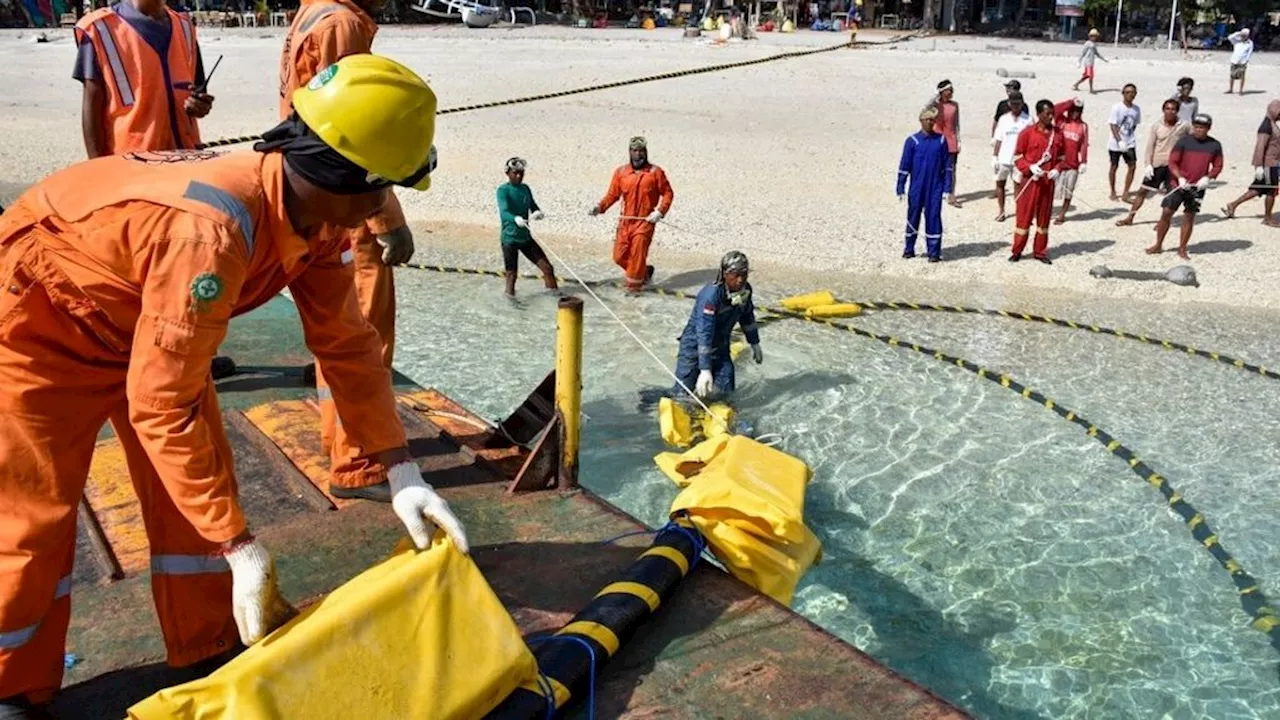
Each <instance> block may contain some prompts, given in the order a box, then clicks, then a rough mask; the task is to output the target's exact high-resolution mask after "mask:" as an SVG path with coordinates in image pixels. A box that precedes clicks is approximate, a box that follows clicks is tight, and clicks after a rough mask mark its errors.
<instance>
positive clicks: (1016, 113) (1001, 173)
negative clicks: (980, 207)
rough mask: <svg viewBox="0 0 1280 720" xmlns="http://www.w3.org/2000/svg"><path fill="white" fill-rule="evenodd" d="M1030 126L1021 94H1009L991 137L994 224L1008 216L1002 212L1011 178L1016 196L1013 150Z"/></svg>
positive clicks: (1019, 184) (1016, 183)
mask: <svg viewBox="0 0 1280 720" xmlns="http://www.w3.org/2000/svg"><path fill="white" fill-rule="evenodd" d="M1030 124H1031V116H1030V114H1028V113H1027V110H1026V104H1025V103H1024V102H1023V101H1022V93H1020V92H1014V93H1010V94H1009V111H1008V112H1006V113H1005V114H1004V117H1001V118H1000V121H999V122H997V123H996V130H995V132H994V133H993V134H992V135H991V145H992V150H991V170H992V171H993V172H994V173H995V180H996V206H997V207H998V208H999V212H998V213H997V214H996V222H1004V221H1005V220H1006V219H1008V217H1009V215H1008V213H1006V212H1005V211H1004V197H1005V190H1004V188H1005V183H1006V182H1008V180H1009V177H1010V176H1012V177H1013V194H1014V195H1015V196H1016V195H1017V194H1018V190H1019V189H1021V187H1022V183H1021V182H1020V180H1021V178H1020V177H1019V176H1018V173H1017V172H1016V171H1015V170H1014V169H1013V148H1014V146H1015V145H1017V144H1018V135H1019V134H1021V133H1022V131H1023V130H1025V129H1026V127H1027V126H1028V125H1030Z"/></svg>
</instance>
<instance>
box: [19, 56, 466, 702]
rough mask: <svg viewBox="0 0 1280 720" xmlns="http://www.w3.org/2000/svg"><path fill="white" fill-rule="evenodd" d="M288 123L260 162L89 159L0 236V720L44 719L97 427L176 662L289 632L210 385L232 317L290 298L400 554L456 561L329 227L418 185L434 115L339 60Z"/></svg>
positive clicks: (183, 154)
mask: <svg viewBox="0 0 1280 720" xmlns="http://www.w3.org/2000/svg"><path fill="white" fill-rule="evenodd" d="M294 103H295V106H296V108H297V113H296V115H294V116H291V117H290V119H288V120H286V121H285V122H283V123H281V124H280V125H278V126H276V127H275V128H273V129H272V130H270V131H268V132H267V133H265V134H264V135H263V141H262V142H260V143H258V144H257V145H255V146H254V150H253V151H247V152H240V153H234V154H229V155H222V156H218V155H217V154H215V153H211V152H198V151H166V152H149V153H127V154H124V155H113V156H108V157H103V158H99V159H96V160H90V161H88V162H84V163H80V164H78V165H73V166H72V167H70V168H67V169H65V170H62V171H60V172H58V173H55V174H54V175H51V176H50V177H48V178H46V179H45V180H43V181H42V182H40V183H38V184H37V185H35V186H34V187H33V188H31V189H30V190H28V191H27V192H26V193H25V194H24V195H23V196H22V197H21V198H20V199H19V200H18V202H17V203H16V204H14V205H13V206H11V207H9V208H7V209H6V211H5V213H4V215H2V216H0V288H4V290H5V292H3V293H0V498H3V502H0V717H5V718H10V717H27V718H32V717H41V716H42V713H43V707H42V705H41V704H42V703H45V702H46V701H47V700H49V698H50V697H51V696H52V694H53V693H54V692H55V691H56V690H57V689H58V687H59V686H60V684H61V682H62V674H63V647H64V642H65V638H66V634H67V626H68V621H69V619H70V614H71V598H70V592H71V569H72V561H73V559H74V557H75V544H76V508H77V504H78V503H79V501H80V498H81V496H82V493H83V491H84V487H85V481H86V478H87V476H88V472H89V462H90V458H91V457H92V455H93V450H94V444H95V442H96V439H97V435H98V430H99V429H100V428H101V427H102V424H103V423H104V422H106V421H107V419H108V418H110V419H112V420H114V421H115V422H116V428H117V429H118V431H119V440H120V443H121V445H122V446H123V448H124V452H125V455H126V458H127V460H128V465H129V473H130V476H131V478H132V480H133V484H134V489H135V491H136V492H137V495H138V499H139V500H140V504H141V509H142V515H143V521H144V523H145V525H146V530H147V539H148V541H149V543H150V547H151V585H152V592H153V594H154V596H155V605H156V612H157V614H158V616H159V619H160V626H161V629H162V631H163V634H164V639H165V646H166V649H167V651H168V659H169V662H170V663H171V664H173V665H177V666H185V665H191V664H193V663H197V662H199V661H201V660H204V659H206V658H215V656H218V657H220V656H224V655H225V654H226V653H227V652H228V651H230V650H233V649H234V648H235V647H236V641H237V640H239V641H241V642H243V643H245V644H250V643H254V642H257V641H258V640H260V639H261V638H262V637H263V636H264V635H266V634H267V633H268V632H270V631H271V630H272V629H274V628H275V627H278V626H279V625H280V624H281V623H283V622H284V621H285V620H287V618H288V617H289V615H290V614H291V613H292V608H290V606H289V604H288V603H287V602H286V601H285V600H284V599H283V598H282V596H281V595H280V592H279V590H278V589H277V586H276V576H275V566H274V563H273V561H272V558H271V556H270V554H268V552H267V550H266V549H265V548H263V546H262V544H261V543H260V542H259V541H257V540H255V539H254V536H253V535H252V534H250V532H249V530H248V528H247V525H246V523H245V518H244V514H243V512H242V509H241V506H240V502H239V500H238V497H237V489H236V478H235V474H234V470H233V467H232V453H231V448H230V446H229V445H228V441H227V436H226V434H225V433H224V430H223V427H222V418H221V414H220V411H219V409H218V400H217V395H216V394H215V392H214V386H213V382H212V380H211V379H210V376H209V359H210V357H212V356H213V353H214V350H215V349H216V348H217V347H218V344H219V343H220V342H222V340H223V338H224V337H225V336H226V333H227V326H228V322H229V320H230V318H231V317H233V316H235V315H239V314H241V313H244V312H247V311H249V310H250V309H252V308H254V307H257V306H259V305H262V304H263V303H266V302H267V301H269V300H270V299H271V298H273V297H274V296H275V295H276V294H277V293H278V292H279V291H280V290H281V289H283V288H285V287H288V288H289V290H290V292H291V294H292V297H293V300H294V301H295V303H296V305H297V308H298V314H299V315H300V317H301V320H302V325H303V329H304V331H305V335H306V339H307V344H308V347H309V348H310V349H311V351H312V352H313V353H315V355H316V357H317V358H318V361H319V363H320V365H321V367H323V368H324V369H325V371H326V372H327V373H328V376H329V379H330V382H331V383H332V388H333V396H334V399H335V401H336V404H337V407H338V414H339V415H340V416H341V417H342V419H343V423H344V426H345V427H346V428H347V429H348V431H349V432H350V434H351V439H352V442H353V445H355V446H357V447H359V448H361V453H362V456H361V462H362V463H364V464H365V465H366V466H367V467H369V468H378V469H382V468H386V470H385V471H384V472H385V474H386V476H387V478H388V479H387V483H386V488H385V495H386V496H387V497H388V498H389V499H390V500H391V504H392V508H393V510H394V511H395V513H396V515H397V516H398V517H399V518H400V520H401V521H402V522H403V523H404V525H405V527H406V528H407V529H408V531H409V534H410V536H411V537H412V538H413V540H414V542H415V544H416V545H417V546H418V547H419V548H424V547H426V546H428V545H429V544H430V543H431V541H432V536H433V535H434V533H435V529H436V527H439V528H440V529H442V530H444V531H445V533H446V534H447V535H448V536H449V538H450V539H451V540H452V541H453V543H454V545H455V546H457V547H458V548H459V549H461V550H463V551H464V552H465V551H466V549H467V545H466V537H465V535H464V533H463V530H462V527H461V525H460V524H459V523H458V521H457V519H456V518H455V517H454V516H453V515H452V513H451V512H450V510H449V508H448V505H447V504H446V503H445V501H444V500H442V499H441V498H440V497H439V496H438V495H436V493H435V492H434V491H433V490H432V489H431V488H430V486H428V485H427V484H426V483H424V482H423V480H422V475H421V473H420V472H419V470H418V467H417V465H416V464H415V463H414V461H413V458H412V457H411V456H410V454H409V451H408V449H407V447H406V441H405V433H404V428H403V426H402V425H401V422H400V420H399V419H398V416H397V414H396V401H395V397H394V395H393V393H392V388H391V378H390V373H389V372H388V371H387V369H386V368H385V367H384V366H383V365H382V363H381V362H379V356H380V354H381V342H380V340H379V338H378V336H377V333H376V331H375V330H374V329H373V328H372V327H371V326H370V325H369V324H368V323H367V322H365V321H364V320H363V319H362V318H361V317H360V310H359V307H358V305H357V303H356V296H355V290H354V287H353V281H352V272H351V269H350V266H349V263H350V262H351V253H350V251H349V250H348V249H347V243H346V239H345V235H344V234H343V233H340V232H336V231H335V230H334V226H344V227H353V226H358V225H360V224H361V223H363V222H364V221H365V220H366V219H367V218H368V217H369V216H370V215H372V214H373V213H375V212H377V211H378V210H379V209H380V208H381V207H382V206H383V204H384V203H385V202H386V196H387V195H388V194H389V190H388V188H389V186H390V185H392V184H399V185H403V186H408V187H414V188H416V189H419V190H425V189H427V187H429V186H430V180H431V179H430V175H429V173H430V171H431V169H432V168H433V167H434V157H435V152H434V148H433V147H432V139H433V137H434V134H435V109H436V98H435V95H434V93H432V91H431V89H430V88H429V87H428V86H427V84H426V83H425V82H424V81H423V80H421V79H420V78H419V77H418V76H417V75H414V74H413V72H412V71H411V70H409V69H407V68H405V67H403V66H401V65H399V64H397V63H395V62H393V61H391V60H387V59H385V58H379V57H376V56H373V55H353V56H350V57H348V58H345V59H344V60H342V61H340V62H339V63H338V64H337V65H335V66H334V67H332V68H329V69H327V70H324V71H322V72H321V73H320V74H319V75H317V76H316V79H315V80H314V81H313V82H312V83H311V84H310V85H309V86H308V87H307V88H304V89H302V90H299V91H298V93H297V94H295V95H294ZM339 139H341V140H343V142H342V143H341V147H342V149H341V150H337V149H335V147H334V144H337V140H339ZM351 472H353V473H355V472H362V470H360V469H353V470H351Z"/></svg>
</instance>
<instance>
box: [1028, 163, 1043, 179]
mask: <svg viewBox="0 0 1280 720" xmlns="http://www.w3.org/2000/svg"><path fill="white" fill-rule="evenodd" d="M1029 169H1030V170H1031V177H1033V178H1036V179H1039V178H1040V176H1041V175H1044V169H1043V168H1041V167H1040V163H1036V164H1035V165H1032V166H1031V167H1030V168H1029Z"/></svg>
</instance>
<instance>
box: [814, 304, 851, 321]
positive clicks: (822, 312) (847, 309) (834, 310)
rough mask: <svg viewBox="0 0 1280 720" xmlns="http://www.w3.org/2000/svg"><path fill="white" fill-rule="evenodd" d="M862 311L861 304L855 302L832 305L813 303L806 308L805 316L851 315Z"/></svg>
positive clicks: (831, 316) (830, 316)
mask: <svg viewBox="0 0 1280 720" xmlns="http://www.w3.org/2000/svg"><path fill="white" fill-rule="evenodd" d="M861 313H862V306H861V305H859V304H857V303H837V304H834V305H814V306H813V307H810V308H806V309H805V311H804V316H805V317H811V318H838V317H853V316H854V315H858V314H861Z"/></svg>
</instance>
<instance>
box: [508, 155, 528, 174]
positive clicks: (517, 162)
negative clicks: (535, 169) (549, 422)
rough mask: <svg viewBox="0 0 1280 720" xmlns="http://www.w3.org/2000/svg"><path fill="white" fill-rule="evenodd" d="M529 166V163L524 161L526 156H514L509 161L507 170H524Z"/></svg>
mask: <svg viewBox="0 0 1280 720" xmlns="http://www.w3.org/2000/svg"><path fill="white" fill-rule="evenodd" d="M527 166H528V163H526V162H525V161H524V158H522V157H513V158H511V159H510V160H508V161H507V172H511V171H512V170H517V171H523V170H524V169H525V167H527Z"/></svg>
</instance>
